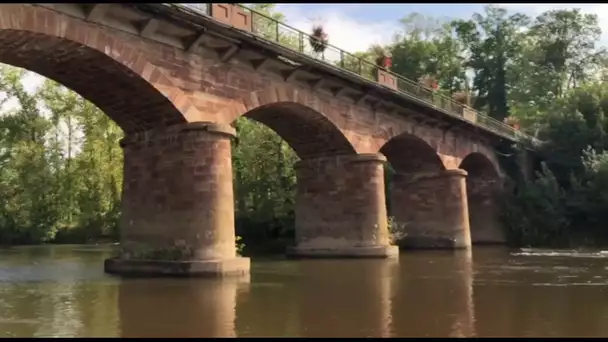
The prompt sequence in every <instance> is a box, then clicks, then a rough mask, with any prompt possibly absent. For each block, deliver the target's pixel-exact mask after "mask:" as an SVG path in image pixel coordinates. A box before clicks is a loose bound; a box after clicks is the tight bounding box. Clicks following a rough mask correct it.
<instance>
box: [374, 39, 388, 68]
mask: <svg viewBox="0 0 608 342" xmlns="http://www.w3.org/2000/svg"><path fill="white" fill-rule="evenodd" d="M370 50H371V52H372V54H373V56H375V57H376V65H377V66H379V67H381V68H384V69H389V68H390V67H391V66H393V56H392V54H391V52H390V50H389V49H388V48H386V47H384V46H382V45H379V44H375V45H373V46H372V47H371V48H370Z"/></svg>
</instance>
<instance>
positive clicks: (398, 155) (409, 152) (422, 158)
mask: <svg viewBox="0 0 608 342" xmlns="http://www.w3.org/2000/svg"><path fill="white" fill-rule="evenodd" d="M380 153H382V154H384V156H385V157H386V158H387V159H388V162H389V163H390V165H391V167H392V169H393V170H394V171H395V172H396V173H397V174H407V175H414V174H417V173H426V172H439V171H441V170H445V166H444V165H443V162H442V161H441V158H439V155H438V154H437V152H436V151H435V149H433V147H431V146H430V145H429V144H428V143H427V142H426V141H424V140H422V139H420V138H418V137H416V136H414V135H412V134H409V133H402V134H400V135H397V136H396V137H393V138H392V139H390V140H389V141H387V142H386V143H385V144H384V145H383V146H382V148H380Z"/></svg>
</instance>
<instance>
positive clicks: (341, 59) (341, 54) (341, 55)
mask: <svg viewBox="0 0 608 342" xmlns="http://www.w3.org/2000/svg"><path fill="white" fill-rule="evenodd" d="M340 68H342V69H344V50H340Z"/></svg>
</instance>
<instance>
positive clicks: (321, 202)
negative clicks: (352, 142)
mask: <svg viewBox="0 0 608 342" xmlns="http://www.w3.org/2000/svg"><path fill="white" fill-rule="evenodd" d="M385 161H386V158H385V157H384V156H383V155H381V154H360V155H341V156H332V157H323V158H316V159H307V160H302V161H300V162H299V163H298V164H297V165H296V174H297V177H298V191H297V197H296V228H295V230H296V246H294V247H293V248H290V249H288V254H290V255H292V256H301V257H379V258H385V257H391V256H396V255H398V253H399V251H398V248H397V247H396V246H391V245H390V244H389V236H388V229H387V217H386V204H385V198H384V162H385Z"/></svg>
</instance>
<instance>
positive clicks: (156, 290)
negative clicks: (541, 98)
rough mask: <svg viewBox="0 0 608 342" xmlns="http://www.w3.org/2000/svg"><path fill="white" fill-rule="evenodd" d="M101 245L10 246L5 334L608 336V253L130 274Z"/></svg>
mask: <svg viewBox="0 0 608 342" xmlns="http://www.w3.org/2000/svg"><path fill="white" fill-rule="evenodd" d="M110 253H111V250H110V249H109V248H101V247H81V246H71V247H70V246H62V247H56V246H55V247H48V246H46V247H37V248H24V249H22V248H19V249H14V250H0V337H10V336H23V337H30V336H82V337H94V336H98V337H111V336H114V337H121V336H122V337H234V336H239V337H273V336H293V337H392V336H399V337H401V336H404V337H406V336H411V337H418V336H421V337H422V336H429V337H444V336H445V337H474V336H480V337H481V336H483V337H504V336H512V337H531V336H589V337H591V336H607V335H608V324H607V323H608V291H606V290H607V289H608V277H607V276H606V270H607V269H608V255H607V254H606V253H603V254H602V253H597V252H593V253H592V252H589V253H580V252H573V251H566V252H564V251H560V252H555V251H526V252H524V253H512V252H511V251H508V250H506V249H496V248H476V249H474V250H473V253H472V254H471V252H453V251H434V252H431V251H425V252H404V253H402V256H401V257H400V259H399V260H299V261H291V260H255V261H254V263H253V265H252V266H253V267H252V275H251V277H250V278H249V277H246V278H225V279H121V278H117V277H111V276H108V275H106V274H104V273H103V270H102V267H101V265H102V264H103V260H104V259H105V258H106V257H108V255H109V254H110Z"/></svg>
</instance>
